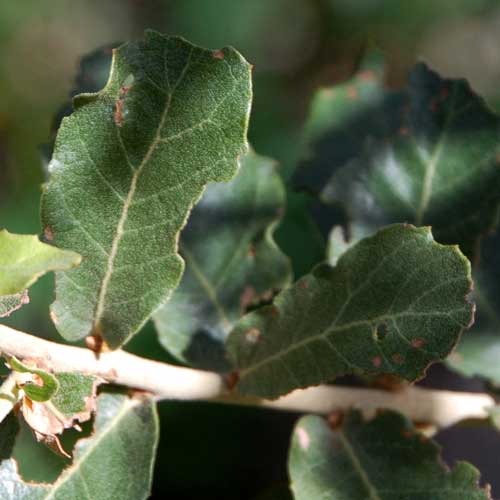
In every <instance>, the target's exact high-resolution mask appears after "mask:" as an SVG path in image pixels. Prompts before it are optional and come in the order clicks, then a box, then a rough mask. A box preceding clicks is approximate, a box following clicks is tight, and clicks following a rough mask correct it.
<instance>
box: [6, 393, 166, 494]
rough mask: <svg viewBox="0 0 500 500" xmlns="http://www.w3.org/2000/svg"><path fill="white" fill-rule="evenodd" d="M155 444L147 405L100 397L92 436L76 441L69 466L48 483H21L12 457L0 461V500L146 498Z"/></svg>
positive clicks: (153, 422)
mask: <svg viewBox="0 0 500 500" xmlns="http://www.w3.org/2000/svg"><path fill="white" fill-rule="evenodd" d="M157 440H158V421H157V415H156V409H155V405H154V403H153V401H152V400H151V399H149V398H145V399H135V398H132V399H131V398H128V397H127V396H121V395H112V394H103V395H101V396H100V397H99V399H98V408H97V416H96V421H95V431H94V434H93V435H92V436H91V437H90V438H87V439H82V440H80V441H79V442H78V444H77V445H76V448H75V452H74V460H73V464H72V465H71V466H70V467H68V468H67V469H66V470H65V471H64V472H63V473H62V475H61V476H60V477H59V479H58V480H57V481H56V482H55V483H54V484H50V485H45V484H44V485H36V484H32V483H26V482H24V481H23V480H22V478H21V477H20V476H19V474H18V472H17V464H16V463H15V461H14V460H13V459H8V460H3V461H2V462H1V463H0V498H2V499H5V500H38V499H40V500H49V499H50V500H68V499H86V498H95V499H97V498H98V499H99V500H116V499H118V498H119V499H120V500H140V499H145V498H148V496H149V493H150V487H151V479H152V464H153V461H154V455H155V452H156V444H157Z"/></svg>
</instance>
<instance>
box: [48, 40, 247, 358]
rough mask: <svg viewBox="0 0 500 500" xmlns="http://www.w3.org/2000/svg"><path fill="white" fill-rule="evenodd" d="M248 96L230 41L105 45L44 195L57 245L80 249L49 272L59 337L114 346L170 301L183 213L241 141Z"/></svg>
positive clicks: (231, 169)
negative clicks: (94, 84) (103, 60)
mask: <svg viewBox="0 0 500 500" xmlns="http://www.w3.org/2000/svg"><path fill="white" fill-rule="evenodd" d="M217 54H219V53H217ZM250 97H251V87H250V67H249V65H248V63H246V61H244V60H243V58H242V57H241V56H240V55H239V54H238V53H237V52H236V51H234V50H233V49H224V50H223V51H221V52H220V56H219V55H217V56H216V55H214V53H212V52H210V51H207V50H204V49H201V48H198V47H195V46H194V45H191V44H189V43H188V42H186V41H184V40H183V39H179V38H174V37H164V36H162V35H160V34H158V33H155V32H147V33H146V36H145V40H144V41H140V42H136V43H128V44H125V45H123V46H121V47H120V48H119V49H117V50H116V51H115V57H114V62H113V65H112V70H111V75H110V79H109V81H108V84H107V85H106V87H105V88H104V89H103V90H102V91H101V92H99V93H98V94H84V95H81V96H79V97H77V98H75V112H74V113H73V115H71V116H70V117H67V118H65V119H64V120H63V122H62V125H61V127H60V129H59V133H58V136H57V139H56V146H55V151H54V157H53V159H52V161H51V165H50V170H51V180H50V182H49V183H48V185H47V188H46V191H45V193H44V196H43V199H42V219H43V222H44V225H45V226H46V227H48V228H50V232H51V233H53V234H54V237H55V239H54V242H55V243H56V245H59V246H62V247H69V248H78V249H79V250H80V251H81V253H82V254H83V255H84V256H85V260H84V264H83V266H82V267H81V268H80V269H79V270H78V271H77V272H75V273H64V274H62V273H60V274H58V275H57V278H56V290H57V292H56V293H57V299H56V302H55V303H54V304H53V307H52V311H53V313H54V315H55V318H56V319H57V326H58V329H59V331H60V333H61V334H62V335H63V336H64V337H65V338H67V339H69V340H77V339H79V338H82V337H84V336H86V335H95V336H97V337H103V338H104V341H105V343H107V345H108V347H110V348H112V349H115V348H118V347H119V346H120V345H122V344H123V343H124V342H125V341H126V340H127V339H128V338H129V337H130V336H131V335H133V334H134V333H135V332H136V331H137V330H138V329H139V328H140V327H141V326H142V325H143V324H144V323H145V321H146V320H147V319H148V318H149V317H150V315H151V314H152V313H153V311H154V310H155V309H157V308H158V306H159V305H160V304H161V303H162V302H165V301H166V300H167V299H168V297H169V296H170V294H171V292H172V291H173V290H174V289H175V288H176V286H177V284H178V282H179V279H180V277H181V274H182V270H183V262H182V260H181V259H180V257H179V256H178V254H177V239H178V233H179V231H180V229H181V228H182V227H183V226H184V224H185V222H186V218H187V216H188V214H189V211H190V210H191V208H192V206H193V204H194V203H195V202H196V201H197V200H198V198H199V197H200V195H201V193H202V191H203V189H204V186H205V185H206V184H207V183H208V182H210V181H227V180H229V179H230V178H231V177H232V176H233V175H234V173H235V172H236V169H237V158H238V156H239V155H241V154H242V153H243V152H244V151H245V149H246V129H247V122H248V113H249V107H250ZM82 200H84V203H83V202H82ZM61 207H62V209H63V211H65V213H62V214H61ZM61 215H62V217H61Z"/></svg>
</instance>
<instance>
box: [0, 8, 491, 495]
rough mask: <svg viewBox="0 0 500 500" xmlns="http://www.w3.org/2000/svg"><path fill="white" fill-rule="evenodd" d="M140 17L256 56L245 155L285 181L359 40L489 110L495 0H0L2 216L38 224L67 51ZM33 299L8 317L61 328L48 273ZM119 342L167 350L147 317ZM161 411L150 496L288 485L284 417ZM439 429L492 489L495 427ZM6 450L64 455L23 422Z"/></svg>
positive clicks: (287, 236)
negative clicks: (265, 162)
mask: <svg viewBox="0 0 500 500" xmlns="http://www.w3.org/2000/svg"><path fill="white" fill-rule="evenodd" d="M144 28H154V29H157V30H159V31H162V32H165V33H168V34H178V35H182V36H184V37H186V38H187V39H189V40H190V41H193V42H195V43H198V44H200V45H204V46H207V47H210V48H219V47H222V46H224V45H232V46H234V47H236V48H237V49H238V50H240V52H242V53H243V55H244V56H245V57H246V58H247V59H248V60H249V61H250V62H251V63H253V64H254V65H255V70H254V95H255V100H254V106H253V112H252V120H251V129H250V140H251V142H252V144H253V146H254V147H255V149H256V150H257V152H259V153H261V154H265V155H269V156H271V157H274V158H276V159H277V160H278V161H279V162H280V164H281V168H280V171H281V173H282V175H283V178H284V179H285V180H287V179H288V178H289V177H290V174H291V173H292V172H293V169H294V167H295V165H296V162H297V159H298V154H299V151H298V150H299V144H300V142H299V140H298V139H299V137H300V130H301V125H302V123H303V119H304V116H305V114H306V112H307V106H308V102H309V99H310V97H311V95H312V92H313V91H314V89H315V88H317V87H318V86H320V85H326V84H331V83H335V82H340V81H342V80H344V79H346V78H348V77H349V75H350V74H351V73H352V71H353V70H354V69H355V67H356V64H357V63H358V61H359V59H360V56H361V54H362V53H363V50H364V49H365V48H366V47H367V46H369V45H372V44H375V45H378V46H379V47H381V48H383V49H384V51H385V52H386V54H387V58H388V62H389V72H388V76H387V79H388V83H389V85H391V86H398V85H401V84H402V83H403V82H404V80H405V77H406V74H407V72H408V70H409V69H410V68H411V66H412V64H413V63H414V62H415V60H417V59H419V58H422V59H424V60H426V61H427V62H429V63H430V65H431V66H432V67H433V68H434V69H437V70H438V71H440V72H442V73H443V74H444V75H446V76H448V77H466V78H467V79H469V81H470V82H471V84H472V86H473V88H474V89H475V90H476V91H478V92H479V93H480V94H482V95H483V96H484V97H485V98H486V99H487V101H488V102H489V103H490V105H491V106H492V107H493V108H500V85H499V83H500V4H499V2H498V1H497V0H439V1H436V0H433V1H430V0H429V1H428V0H417V1H412V2H403V1H401V0H177V1H167V0H149V1H147V0H142V1H141V0H106V1H104V0H71V1H69V0H68V1H65V0H22V1H17V2H14V1H11V0H0V227H5V228H7V229H9V230H10V231H11V232H21V233H28V232H30V233H37V232H40V225H39V217H38V203H39V196H40V184H41V183H42V182H43V172H42V168H41V163H40V160H39V149H38V145H39V144H41V143H44V142H47V139H48V136H49V130H50V124H51V121H52V118H53V115H54V113H55V111H56V110H57V109H58V108H59V107H60V105H61V104H62V103H63V102H64V101H65V99H66V97H67V94H68V92H69V91H70V89H71V87H72V85H73V82H72V80H73V78H74V76H75V74H76V70H77V66H78V61H79V58H80V57H81V56H82V55H83V54H85V53H87V52H89V51H90V50H92V49H94V48H96V47H99V46H102V45H104V44H109V43H114V42H116V41H122V40H128V39H132V38H138V37H140V36H141V33H142V31H143V30H144ZM302 201H303V199H302V198H301V197H300V196H298V195H296V194H294V193H293V192H292V191H291V188H290V192H289V207H290V210H289V212H290V214H291V215H289V216H288V219H287V220H285V225H284V227H283V228H282V229H281V230H280V231H281V232H280V233H279V234H278V239H279V241H280V243H281V244H282V246H283V247H284V249H285V250H286V251H287V253H288V254H289V255H290V256H291V257H292V258H293V259H294V268H295V271H296V274H300V273H303V272H306V271H307V270H308V269H309V268H310V267H311V266H312V264H314V262H315V261H317V260H318V259H320V258H321V256H322V251H323V249H322V242H321V238H320V236H319V233H318V238H317V240H316V241H311V240H307V241H305V242H304V241H300V238H298V239H297V238H296V237H297V235H299V236H300V230H301V223H300V220H295V219H294V209H295V208H296V209H297V210H298V209H299V208H300V207H301V206H302V205H301V203H302ZM297 207H298V208H297ZM292 236H294V237H295V239H292ZM301 245H307V246H304V247H302V246H301ZM299 259H300V260H299ZM31 299H32V302H31V304H30V305H29V306H27V307H26V308H24V309H23V311H22V312H21V313H20V314H17V315H14V316H13V317H12V318H11V319H9V321H8V323H9V324H12V325H15V326H16V327H19V328H22V329H25V330H26V331H28V332H33V333H36V334H38V335H40V336H45V337H48V338H54V339H57V340H58V341H60V338H59V337H58V335H57V333H56V332H55V330H54V328H53V326H52V324H51V323H50V320H49V319H48V305H49V304H50V302H51V301H52V300H53V284H52V278H51V277H49V278H45V279H43V280H41V281H40V282H39V283H38V284H37V285H36V286H35V287H34V288H33V289H32V292H31ZM127 348H128V349H130V350H133V351H135V352H140V353H141V354H144V355H148V356H151V357H156V358H160V359H166V358H167V354H165V353H164V352H162V351H161V349H160V347H159V346H158V344H157V342H156V339H155V334H154V331H153V329H152V328H151V326H148V327H147V328H145V330H144V331H143V332H142V333H141V334H140V335H139V336H138V337H137V338H136V339H135V340H134V341H133V343H132V344H131V345H129V346H127ZM427 383H428V384H430V385H433V386H436V387H448V388H453V389H463V388H466V389H467V390H481V389H482V388H483V386H482V383H481V382H480V381H477V380H475V381H463V380H461V379H459V378H458V377H456V376H454V375H452V374H450V373H449V372H448V371H447V370H445V369H444V368H443V367H436V368H434V369H433V370H431V371H430V376H429V378H428V381H427ZM160 415H161V421H162V422H161V423H162V427H161V430H162V433H161V443H160V448H159V455H158V460H157V465H156V474H155V483H154V494H155V498H156V497H157V498H169V499H174V500H183V499H198V498H204V499H205V498H206V499H210V498H214V499H220V500H224V499H226V498H227V499H255V500H257V499H260V500H264V499H266V498H267V499H276V500H277V499H279V498H283V499H286V498H289V496H288V495H289V494H288V493H287V487H286V484H287V477H286V465H285V464H286V453H287V447H288V439H289V435H290V432H291V428H292V425H293V423H294V421H295V419H296V416H295V415H291V414H278V413H272V412H269V411H264V410H253V409H246V408H245V409H241V408H235V407H225V406H219V405H215V404H208V403H162V404H161V405H160ZM438 440H439V441H440V442H441V443H442V444H443V445H444V446H445V450H444V456H445V458H446V460H447V461H448V463H450V464H452V463H453V462H454V461H455V460H456V459H467V460H469V461H471V462H472V463H474V464H476V466H478V467H479V468H480V469H481V470H482V472H483V477H484V480H485V481H487V482H490V483H493V485H494V493H496V495H497V496H500V479H499V477H498V476H499V472H500V460H499V459H498V457H499V456H500V453H499V452H500V436H499V435H497V434H496V433H495V432H494V431H492V430H488V429H484V428H475V427H471V428H461V429H450V430H447V431H445V432H443V433H441V434H440V435H439V436H438ZM16 454H17V455H18V456H24V458H21V459H20V467H21V472H22V473H23V475H24V476H25V477H26V478H29V479H36V480H50V479H52V478H54V477H55V476H56V475H57V474H58V472H59V470H60V469H61V467H63V466H64V461H63V460H62V459H59V458H58V457H57V456H55V455H53V454H52V453H51V452H49V451H47V450H46V449H45V448H44V447H43V446H42V445H37V444H35V443H34V440H33V438H32V436H31V434H30V432H29V431H27V430H26V429H24V430H23V432H22V434H21V438H20V440H19V443H18V445H17V448H16ZM26 457H29V458H26ZM311 500H314V499H311Z"/></svg>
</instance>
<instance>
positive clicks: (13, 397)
mask: <svg viewBox="0 0 500 500" xmlns="http://www.w3.org/2000/svg"><path fill="white" fill-rule="evenodd" d="M19 399H20V394H19V390H18V388H17V377H16V374H14V373H11V374H10V375H9V376H8V377H7V378H6V379H5V381H4V383H3V384H2V386H1V387H0V422H2V421H3V419H4V418H5V417H6V416H7V415H8V414H9V413H10V412H11V411H12V409H13V408H14V406H16V404H17V403H18V402H19Z"/></svg>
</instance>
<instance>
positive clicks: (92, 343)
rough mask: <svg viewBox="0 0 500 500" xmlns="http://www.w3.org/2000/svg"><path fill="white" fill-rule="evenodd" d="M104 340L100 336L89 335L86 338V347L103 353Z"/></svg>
mask: <svg viewBox="0 0 500 500" xmlns="http://www.w3.org/2000/svg"><path fill="white" fill-rule="evenodd" d="M103 344H104V340H103V338H102V337H101V336H100V335H96V334H94V335H88V336H87V337H85V345H86V346H87V348H88V349H90V350H91V351H94V352H95V353H100V352H101V351H102V348H103Z"/></svg>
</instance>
